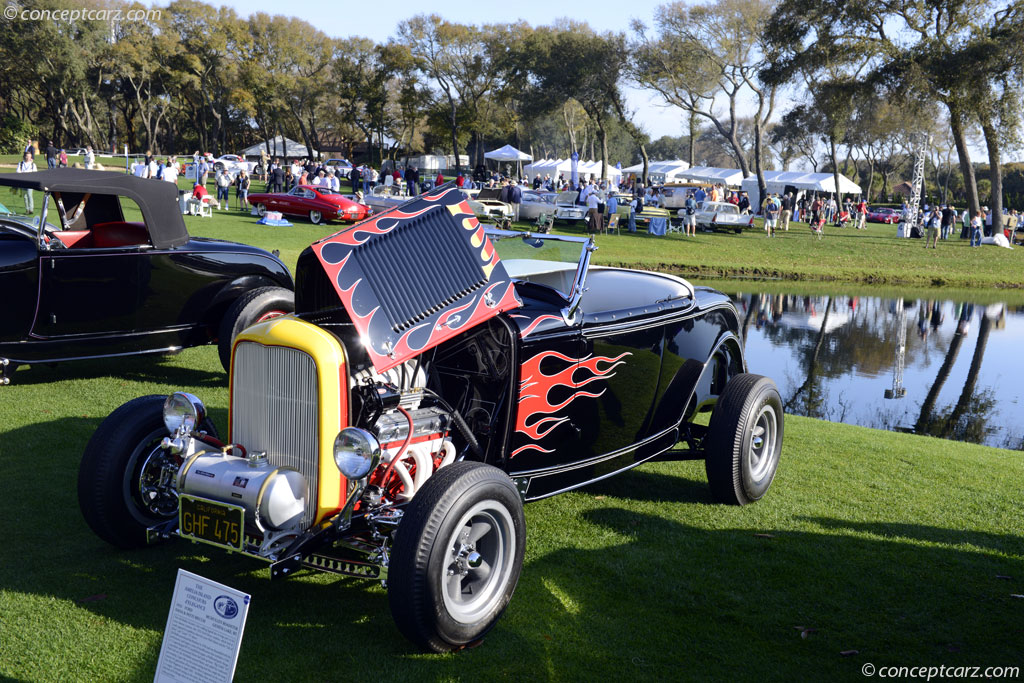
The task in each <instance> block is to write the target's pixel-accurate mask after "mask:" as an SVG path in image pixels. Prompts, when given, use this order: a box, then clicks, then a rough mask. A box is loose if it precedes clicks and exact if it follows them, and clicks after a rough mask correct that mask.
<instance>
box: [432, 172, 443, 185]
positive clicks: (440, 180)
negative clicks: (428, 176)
mask: <svg viewBox="0 0 1024 683" xmlns="http://www.w3.org/2000/svg"><path fill="white" fill-rule="evenodd" d="M441 185H444V175H443V174H442V173H441V172H440V171H438V172H437V178H435V179H434V187H439V186H441Z"/></svg>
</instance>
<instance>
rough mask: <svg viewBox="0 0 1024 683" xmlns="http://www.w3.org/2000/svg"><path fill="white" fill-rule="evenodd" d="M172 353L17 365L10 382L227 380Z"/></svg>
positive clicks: (188, 382)
mask: <svg viewBox="0 0 1024 683" xmlns="http://www.w3.org/2000/svg"><path fill="white" fill-rule="evenodd" d="M172 358H173V355H144V356H129V357H124V358H99V359H96V360H82V361H70V362H65V363H52V364H48V363H36V364H33V365H30V366H23V367H19V368H18V369H17V370H16V371H15V373H14V375H13V376H12V378H11V382H12V384H19V385H37V384H48V383H51V382H56V381H63V380H75V379H103V378H109V377H116V378H119V379H123V380H125V381H136V382H158V383H168V382H169V383H172V384H179V385H181V386H198V387H219V386H224V385H225V384H227V373H225V372H224V371H223V370H220V369H219V367H218V371H214V372H210V371H204V370H198V369H194V368H183V367H180V366H178V365H174V364H173V363H172V362H171V360H172Z"/></svg>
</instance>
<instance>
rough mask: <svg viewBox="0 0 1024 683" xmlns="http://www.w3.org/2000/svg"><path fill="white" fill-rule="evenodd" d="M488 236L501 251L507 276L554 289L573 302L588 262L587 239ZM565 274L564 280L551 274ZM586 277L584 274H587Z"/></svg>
mask: <svg viewBox="0 0 1024 683" xmlns="http://www.w3.org/2000/svg"><path fill="white" fill-rule="evenodd" d="M487 237H488V238H490V240H491V244H493V245H494V248H495V249H496V250H497V251H498V256H500V257H501V262H502V263H503V264H505V270H506V271H507V272H508V274H509V275H510V276H512V277H514V278H516V279H519V280H526V281H531V282H537V283H538V284H546V285H549V286H550V285H551V282H555V281H557V282H558V285H557V286H554V289H556V290H557V291H558V292H559V294H561V295H562V296H563V297H565V298H566V299H571V298H572V297H573V295H574V293H575V287H576V283H577V282H579V281H580V275H581V272H580V271H581V270H584V269H585V268H586V265H587V263H588V262H589V259H587V258H585V257H586V255H587V254H588V252H587V243H588V242H589V241H590V240H589V239H588V238H586V237H569V236H561V235H535V234H532V233H523V232H514V231H509V230H488V231H487ZM559 272H561V273H564V278H561V279H555V280H553V279H552V278H550V277H547V276H548V275H550V274H552V273H559ZM584 275H585V274H584Z"/></svg>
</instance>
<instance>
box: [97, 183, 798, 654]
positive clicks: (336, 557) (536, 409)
mask: <svg viewBox="0 0 1024 683" xmlns="http://www.w3.org/2000/svg"><path fill="white" fill-rule="evenodd" d="M595 248H596V247H595V245H594V242H593V240H592V239H589V238H583V237H560V236H549V235H543V236H538V235H533V234H526V233H515V232H487V231H485V229H484V228H483V227H482V226H480V225H479V224H478V223H477V221H476V219H475V218H474V217H473V212H472V211H471V210H470V208H469V207H468V205H467V203H466V202H465V201H464V199H463V197H462V195H461V194H460V193H459V192H458V191H457V190H454V189H448V188H441V189H440V190H438V191H436V192H435V193H434V194H431V195H428V196H425V197H421V198H418V199H415V200H413V201H410V202H409V203H407V204H405V205H403V206H400V207H398V208H396V209H393V210H391V211H388V212H386V213H383V214H381V215H379V216H376V217H374V218H372V219H371V220H367V221H364V222H363V223H360V224H357V225H355V226H353V227H350V228H346V229H345V230H342V231H341V232H338V233H337V234H335V235H332V236H331V237H327V238H325V239H323V240H321V241H319V242H317V243H315V244H313V245H312V246H311V247H310V248H309V249H307V250H306V251H305V252H304V253H303V254H302V256H301V257H300V259H299V265H298V270H297V277H296V311H295V314H294V315H286V316H282V317H278V318H275V319H272V320H268V321H265V322H261V323H259V324H256V325H254V326H252V327H250V328H248V329H247V330H245V331H244V332H242V333H241V334H240V335H239V336H238V337H237V339H236V340H235V343H234V347H233V349H232V358H231V375H230V378H231V385H230V418H229V422H230V424H229V425H228V426H227V435H226V438H224V439H223V440H219V439H218V437H217V433H216V430H215V429H214V427H213V425H212V424H210V422H209V420H208V418H207V417H206V413H205V409H204V407H203V404H202V402H201V401H200V400H199V399H198V398H196V397H195V396H192V395H190V394H186V393H175V394H172V395H170V396H146V397H142V398H139V399H136V400H134V401H131V402H129V403H127V404H125V405H123V406H121V407H120V408H118V409H117V410H116V411H114V412H113V413H112V414H111V415H110V416H109V417H107V418H106V420H104V422H103V423H102V424H101V425H100V427H99V429H97V431H96V432H95V434H94V435H93V437H92V439H91V440H90V442H89V445H88V447H87V449H86V451H85V454H84V456H83V459H82V464H81V469H80V472H79V501H80V504H81V509H82V513H83V514H84V516H85V519H86V520H87V522H88V523H89V525H90V526H91V527H92V529H93V530H94V531H95V532H96V533H97V534H98V535H99V536H100V537H101V538H103V539H105V540H106V541H109V542H110V543H112V544H114V545H117V546H121V547H126V548H128V547H134V546H141V545H144V544H146V543H147V542H154V541H158V540H161V539H166V538H169V537H172V536H177V537H182V538H186V539H190V540H193V541H201V542H205V543H209V544H212V545H215V546H218V547H221V548H224V549H230V550H232V551H235V552H239V553H243V554H245V555H248V556H251V557H253V558H257V559H262V560H265V561H268V562H270V569H271V576H272V577H274V578H279V577H285V576H288V575H290V574H292V573H294V572H296V571H299V570H300V569H302V568H312V569H317V570H320V571H326V572H335V573H340V574H347V575H354V576H360V577H367V578H374V579H379V580H383V581H386V584H387V587H388V593H389V601H390V605H391V610H392V614H393V616H394V618H395V621H396V622H397V624H398V626H399V629H400V630H401V631H402V633H404V634H405V635H406V636H408V637H409V638H410V639H411V640H413V641H414V642H416V643H417V644H419V645H420V646H422V647H425V648H428V649H433V650H437V651H444V650H452V649H457V648H459V647H462V646H465V645H467V644H469V643H472V642H474V641H476V640H478V639H480V638H481V637H482V636H483V635H484V634H485V633H486V632H487V631H488V630H489V629H490V628H491V627H492V626H493V625H494V624H495V622H496V621H497V620H498V618H499V616H500V615H501V613H502V612H503V610H504V609H505V607H506V605H507V604H508V602H509V600H510V598H511V596H512V592H513V590H514V589H515V586H516V581H517V580H518V577H519V573H520V569H521V566H522V562H523V551H524V548H525V541H526V530H525V528H524V525H525V522H524V516H523V503H524V502H525V501H530V500H536V499H539V498H544V497H546V496H551V495H554V494H557V493H560V492H563V491H568V490H570V489H574V488H577V487H579V486H582V485H584V484H587V483H589V482H593V481H596V480H599V479H603V478H605V477H608V476H611V475H613V474H616V473H618V472H622V471H624V470H627V469H629V468H631V467H635V466H636V465H638V464H641V463H643V462H645V461H648V460H651V459H655V458H661V459H703V460H705V462H706V469H707V475H708V482H709V484H710V486H711V490H712V492H713V493H714V496H715V497H716V498H717V499H718V500H720V501H722V502H725V503H732V504H744V503H749V502H752V501H755V500H757V499H759V498H760V497H761V496H763V495H764V494H765V492H766V491H767V490H768V487H769V485H770V484H771V482H772V479H773V477H774V475H775V471H776V467H777V465H778V462H779V455H780V453H781V449H782V436H783V414H782V405H781V402H780V398H779V394H778V392H777V391H776V389H775V385H774V383H773V382H772V381H771V380H770V379H767V378H765V377H760V376H758V375H752V374H747V373H746V372H745V366H744V360H743V349H742V344H741V340H740V338H739V336H738V334H737V330H738V320H737V313H736V310H735V309H734V308H733V305H732V304H731V303H730V301H729V299H728V298H726V297H725V296H724V295H722V294H720V293H718V292H716V291H713V290H710V289H703V288H695V287H693V286H691V285H690V284H689V283H687V282H686V281H685V280H682V279H680V278H677V277H673V276H670V275H660V274H656V273H647V272H638V271H632V270H625V269H620V268H602V267H593V266H591V265H590V258H591V254H592V252H593V251H594V250H595ZM706 411H711V415H710V422H709V423H708V424H707V425H702V424H699V422H700V421H694V419H693V418H694V417H695V416H696V415H697V414H698V413H701V412H706Z"/></svg>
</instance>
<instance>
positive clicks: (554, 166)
mask: <svg viewBox="0 0 1024 683" xmlns="http://www.w3.org/2000/svg"><path fill="white" fill-rule="evenodd" d="M576 170H577V172H578V173H579V174H580V178H589V177H590V176H591V175H593V176H594V177H595V178H598V179H600V177H601V162H600V161H582V160H581V161H579V162H578V163H577V166H576ZM523 172H524V173H526V175H527V177H529V178H534V177H536V176H538V175H539V176H541V177H543V176H545V175H550V176H551V177H552V178H558V175H559V174H560V173H564V174H565V177H566V178H568V177H569V176H570V175H571V174H572V160H571V159H541V160H539V161H535V162H533V163H532V164H530V165H529V166H524V167H523ZM621 177H622V171H620V170H619V169H617V168H615V167H614V166H612V165H611V164H609V165H608V180H610V181H612V182H615V183H616V184H618V182H619V179H620V178H621Z"/></svg>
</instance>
